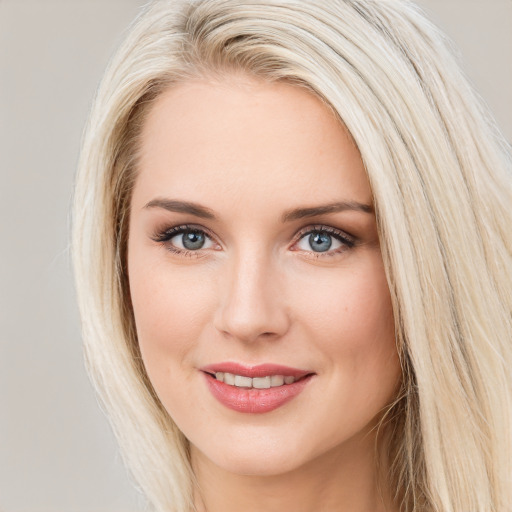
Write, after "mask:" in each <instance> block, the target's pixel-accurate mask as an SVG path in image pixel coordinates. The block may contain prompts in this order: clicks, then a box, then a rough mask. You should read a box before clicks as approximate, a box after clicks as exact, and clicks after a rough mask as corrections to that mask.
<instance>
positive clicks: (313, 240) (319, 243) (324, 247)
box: [309, 233, 332, 252]
mask: <svg viewBox="0 0 512 512" xmlns="http://www.w3.org/2000/svg"><path fill="white" fill-rule="evenodd" d="M309 245H310V246H311V248H312V249H313V251H315V252H325V251H328V250H329V249H330V248H331V245H332V238H331V236H330V235H327V234H326V233H311V235H309Z"/></svg>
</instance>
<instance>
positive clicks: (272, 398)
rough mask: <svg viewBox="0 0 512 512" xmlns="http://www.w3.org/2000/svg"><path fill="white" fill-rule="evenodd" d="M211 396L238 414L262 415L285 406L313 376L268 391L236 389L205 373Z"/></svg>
mask: <svg viewBox="0 0 512 512" xmlns="http://www.w3.org/2000/svg"><path fill="white" fill-rule="evenodd" d="M204 375H205V377H206V383H207V384H208V388H209V389H210V392H211V394H212V395H213V396H214V397H215V398H216V399H217V400H218V401H219V402H220V403H221V404H222V405H225V406H226V407H228V408H229V409H232V410H234V411H238V412H245V413H252V414H262V413H265V412H270V411H273V410H274V409H277V408H278V407H281V406H282V405H284V404H286V403H287V402H289V401H290V400H292V399H293V398H295V397H296V396H297V395H298V394H300V393H301V392H302V390H303V389H304V388H305V387H306V386H307V384H308V383H309V381H310V380H311V377H312V376H313V375H308V376H306V377H303V378H302V379H300V380H298V381H297V382H294V383H293V384H284V385H282V386H276V387H275V388H268V389H255V388H250V389H249V388H237V387H236V386H230V385H229V384H225V383H224V382H221V381H219V380H217V379H216V378H215V377H212V376H211V375H209V374H207V373H205V374H204Z"/></svg>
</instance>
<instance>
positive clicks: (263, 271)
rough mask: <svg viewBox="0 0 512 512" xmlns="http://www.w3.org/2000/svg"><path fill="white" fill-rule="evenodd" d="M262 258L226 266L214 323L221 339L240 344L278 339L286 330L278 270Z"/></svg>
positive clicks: (241, 258)
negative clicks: (238, 341) (239, 342)
mask: <svg viewBox="0 0 512 512" xmlns="http://www.w3.org/2000/svg"><path fill="white" fill-rule="evenodd" d="M269 260H270V258H266V257H264V256H260V257H255V256H254V255H252V256H249V257H247V256H244V255H242V254H240V255H239V257H238V258H236V261H234V262H232V263H230V264H227V268H225V269H224V270H225V273H223V274H222V279H221V289H222V290H221V293H220V296H219V303H218V308H217V312H216V315H215V319H214V324H215V327H216V328H217V330H218V331H220V332H221V333H222V334H223V335H225V336H228V337H230V338H233V339H237V340H240V341H242V342H254V341H256V340H261V339H278V338H279V337H281V336H283V335H284V334H285V333H286V332H287V331H288V329H289V325H290V317H289V314H288V311H287V307H286V304H285V297H284V293H283V288H284V287H283V286H282V285H283V276H282V275H280V272H279V268H276V265H272V262H271V261H269Z"/></svg>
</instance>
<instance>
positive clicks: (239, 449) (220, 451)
mask: <svg viewBox="0 0 512 512" xmlns="http://www.w3.org/2000/svg"><path fill="white" fill-rule="evenodd" d="M283 444H284V446H283ZM279 445H280V446H279ZM279 445H277V443H266V444H265V445H264V446H263V445H262V443H255V442H254V441H251V442H250V443H247V442H245V443H241V442H235V441H230V442H228V443H227V444H226V445H222V446H220V445H217V447H216V449H215V450H205V451H200V450H199V449H198V448H197V447H196V450H197V451H198V452H200V454H198V455H199V457H206V458H207V459H209V460H210V462H211V463H213V464H214V465H215V466H217V467H219V468H221V469H223V470H224V471H226V472H228V473H233V474H237V475H246V476H260V477H266V476H277V475H280V474H284V473H289V472H291V471H293V470H294V469H297V468H298V467H300V466H301V465H302V464H304V463H305V461H304V460H299V457H298V455H304V453H301V450H300V449H299V448H298V447H292V446H286V444H285V443H283V442H282V441H281V442H280V443H279Z"/></svg>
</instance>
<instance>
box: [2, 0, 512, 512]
mask: <svg viewBox="0 0 512 512" xmlns="http://www.w3.org/2000/svg"><path fill="white" fill-rule="evenodd" d="M144 3H145V2H143V1H141V0H104V1H100V0H87V1H86V0H81V1H80V0H61V1H58V0H37V1H36V0H0V173H1V174H0V176H1V180H0V511H3V512H43V511H44V512H100V511H105V512H106V511H108V512H136V511H137V512H139V511H142V510H145V502H144V500H143V498H142V497H141V496H140V495H139V494H138V493H137V492H136V491H135V490H134V489H133V488H132V485H131V483H130V481H129V477H128V475H127V473H126V471H125V470H124V468H123V466H122V463H121V461H120V456H119V454H118V452H117V448H116V446H115V443H114V440H113V436H112V433H111V431H110V428H109V426H108V423H107V421H106V419H105V418H104V416H103V414H102V412H101V411H100V409H99V407H98V405H97V403H96V399H95V397H94V395H93V392H92V389H91V387H90V385H89V383H88V381H87V378H86V375H85V372H84V369H83V363H82V354H81V345H80V331H79V321H78V315H77V310H76V305H75V301H74V295H73V284H72V276H71V271H70V261H69V254H68V237H69V207H70V199H71V191H72V183H73V175H74V169H75V166H76V162H77V158H78V150H79V143H80V137H81V132H82V126H83V124H84V122H85V119H86V116H87V111H88V108H89V105H90V101H91V98H92V95H93V93H94V91H95V88H96V86H97V83H98V81H99V79H100V77H101V74H102V71H103V69H104V67H105V65H106V63H107V60H108V58H109V56H110V55H111V54H112V52H113V50H114V48H115V47H116V45H117V44H119V42H120V41H121V39H122V36H123V33H124V31H125V29H126V27H127V26H128V24H129V22H130V21H131V20H132V19H133V18H134V16H135V15H136V13H137V12H138V9H139V7H140V6H141V5H143V4H144ZM420 3H421V5H423V6H424V7H425V8H426V10H427V12H428V13H429V15H430V17H431V18H432V19H433V20H434V21H436V22H437V23H438V24H439V25H440V26H441V27H442V28H444V30H445V31H446V32H447V33H448V34H449V35H450V36H451V37H452V39H453V40H454V41H455V42H456V44H457V46H458V47H459V48H460V50H461V56H462V57H461V58H462V60H463V64H464V67H465V69H466V71H467V73H468V75H469V76H470V78H471V80H472V81H473V82H474V84H475V85H476V87H477V89H478V90H479V91H480V93H481V94H482V96H483V97H484V98H485V100H486V101H487V103H488V105H489V106H490V108H491V110H492V111H493V113H494V115H495V117H496V119H497V121H498V124H499V125H500V126H501V128H502V129H503V130H504V132H505V134H506V136H507V137H508V139H509V140H512V115H511V113H512V112H511V111H512V102H511V101H510V100H511V98H510V91H511V90H512V0H422V1H421V2H420Z"/></svg>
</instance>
